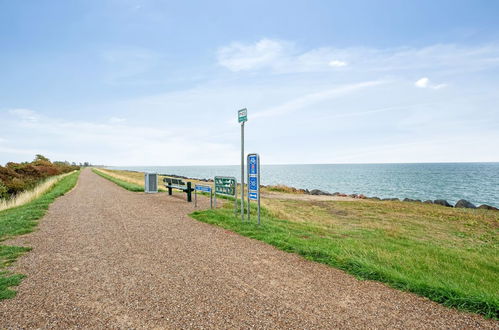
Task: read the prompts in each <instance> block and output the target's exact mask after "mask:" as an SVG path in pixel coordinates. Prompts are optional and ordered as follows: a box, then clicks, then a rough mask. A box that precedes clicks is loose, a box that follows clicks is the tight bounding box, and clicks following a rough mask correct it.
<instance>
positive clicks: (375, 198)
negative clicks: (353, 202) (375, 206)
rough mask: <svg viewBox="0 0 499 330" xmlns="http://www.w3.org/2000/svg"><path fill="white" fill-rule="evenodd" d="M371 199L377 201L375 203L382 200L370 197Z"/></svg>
mask: <svg viewBox="0 0 499 330" xmlns="http://www.w3.org/2000/svg"><path fill="white" fill-rule="evenodd" d="M369 199H372V200H375V201H380V200H381V198H379V197H370V198H369Z"/></svg>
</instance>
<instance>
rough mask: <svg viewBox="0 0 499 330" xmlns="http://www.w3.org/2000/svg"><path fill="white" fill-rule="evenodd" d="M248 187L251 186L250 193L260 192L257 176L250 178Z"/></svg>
mask: <svg viewBox="0 0 499 330" xmlns="http://www.w3.org/2000/svg"><path fill="white" fill-rule="evenodd" d="M248 185H249V187H248V188H249V190H250V191H252V190H254V191H257V190H258V178H257V177H256V176H250V177H249V182H248Z"/></svg>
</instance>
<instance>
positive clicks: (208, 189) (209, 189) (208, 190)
mask: <svg viewBox="0 0 499 330" xmlns="http://www.w3.org/2000/svg"><path fill="white" fill-rule="evenodd" d="M196 190H197V191H203V192H211V187H210V186H197V185H196Z"/></svg>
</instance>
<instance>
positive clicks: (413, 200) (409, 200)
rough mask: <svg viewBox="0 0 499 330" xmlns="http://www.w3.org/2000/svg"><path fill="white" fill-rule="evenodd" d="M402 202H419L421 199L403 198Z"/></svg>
mask: <svg viewBox="0 0 499 330" xmlns="http://www.w3.org/2000/svg"><path fill="white" fill-rule="evenodd" d="M403 202H417V203H421V200H420V199H411V198H404V200H403Z"/></svg>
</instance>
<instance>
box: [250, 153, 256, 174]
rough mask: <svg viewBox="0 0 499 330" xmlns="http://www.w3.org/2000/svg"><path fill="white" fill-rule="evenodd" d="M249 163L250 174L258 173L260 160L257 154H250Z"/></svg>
mask: <svg viewBox="0 0 499 330" xmlns="http://www.w3.org/2000/svg"><path fill="white" fill-rule="evenodd" d="M248 165H249V174H250V175H252V174H253V175H256V174H258V160H257V155H249V156H248Z"/></svg>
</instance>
